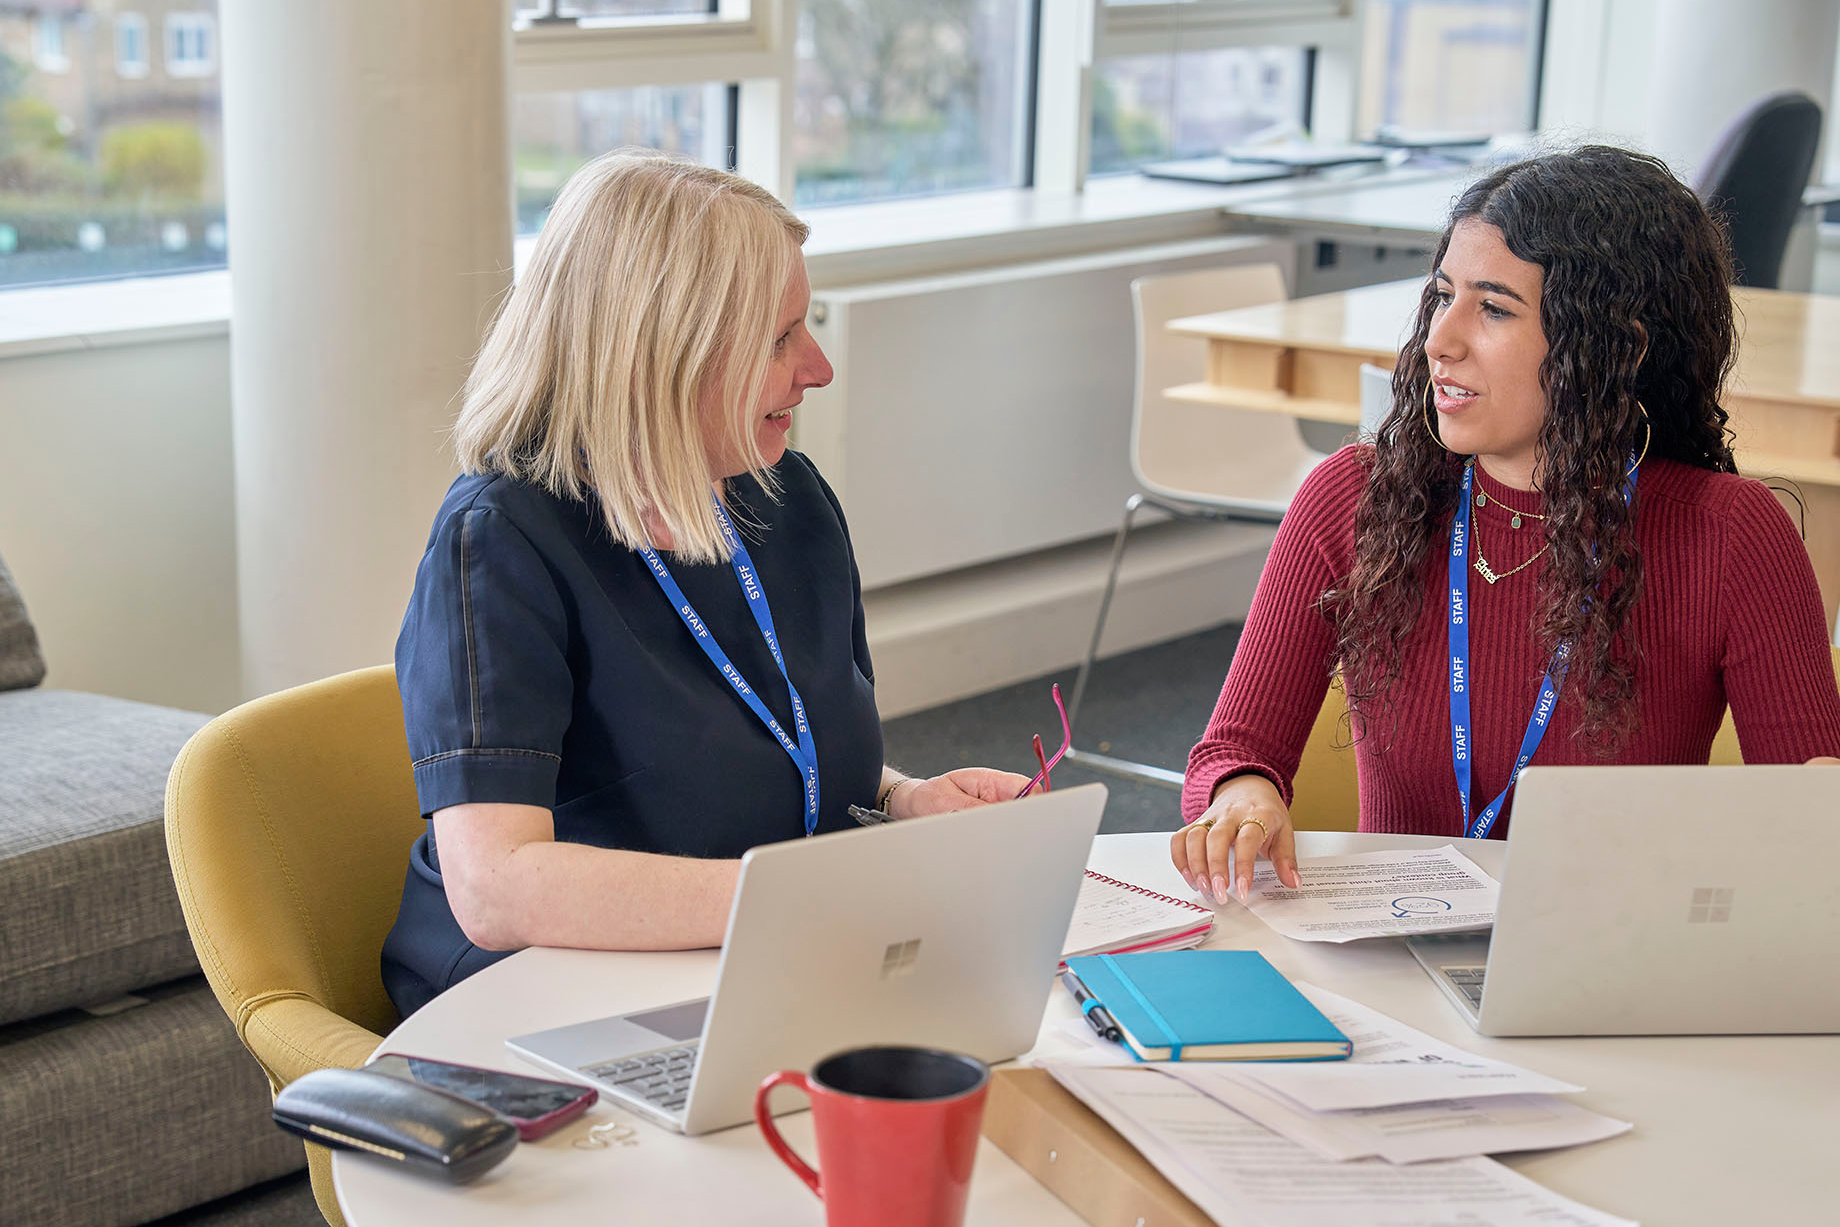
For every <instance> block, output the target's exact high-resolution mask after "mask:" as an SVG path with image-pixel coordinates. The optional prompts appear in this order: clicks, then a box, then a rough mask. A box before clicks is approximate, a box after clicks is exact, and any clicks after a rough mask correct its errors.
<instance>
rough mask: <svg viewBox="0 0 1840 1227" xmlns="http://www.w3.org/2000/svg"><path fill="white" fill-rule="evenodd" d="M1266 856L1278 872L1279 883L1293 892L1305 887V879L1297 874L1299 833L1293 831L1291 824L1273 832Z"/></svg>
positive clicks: (1281, 826)
mask: <svg viewBox="0 0 1840 1227" xmlns="http://www.w3.org/2000/svg"><path fill="white" fill-rule="evenodd" d="M1265 855H1266V856H1268V857H1270V858H1271V867H1272V868H1273V869H1275V870H1277V871H1278V881H1280V882H1282V883H1284V884H1285V885H1286V886H1288V887H1290V888H1291V889H1292V890H1296V889H1297V888H1298V887H1300V886H1302V885H1303V878H1302V877H1300V876H1299V875H1298V873H1297V833H1296V832H1295V831H1293V830H1291V824H1290V823H1288V822H1286V823H1283V824H1282V825H1280V826H1279V827H1278V829H1277V830H1276V831H1273V832H1272V836H1271V844H1270V846H1268V847H1267V848H1266V849H1265Z"/></svg>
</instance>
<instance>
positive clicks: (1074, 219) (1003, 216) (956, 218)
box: [0, 175, 1270, 359]
mask: <svg viewBox="0 0 1840 1227" xmlns="http://www.w3.org/2000/svg"><path fill="white" fill-rule="evenodd" d="M1261 186H1263V187H1264V188H1265V190H1267V191H1269V190H1270V189H1269V186H1268V185H1244V186H1239V187H1209V186H1206V185H1201V184H1190V183H1174V182H1167V181H1161V180H1154V179H1140V178H1138V177H1136V176H1133V175H1120V176H1115V177H1108V178H1102V179H1094V180H1093V181H1092V182H1091V183H1090V184H1089V185H1088V187H1087V190H1086V191H1085V192H1084V193H1083V194H1081V195H1079V196H1064V195H1063V196H1049V195H1046V194H1044V193H1038V192H1034V191H1029V190H1024V189H1012V190H1005V191H989V192H966V193H962V194H958V195H951V196H929V197H922V198H918V199H910V200H893V201H883V202H879V203H875V204H864V205H833V206H828V207H824V208H817V209H810V210H807V211H806V213H805V214H804V215H803V216H804V217H805V220H806V221H807V222H808V223H810V225H811V228H812V234H811V238H810V240H809V241H808V242H807V243H806V245H805V251H806V255H807V257H808V259H809V262H810V266H811V271H812V280H813V282H814V283H816V284H819V285H823V286H837V285H845V284H853V283H858V282H862V281H866V280H872V279H877V278H881V277H897V276H900V277H905V276H913V275H916V274H920V273H925V272H931V271H939V272H944V271H948V270H952V269H957V268H963V267H965V266H967V265H968V264H973V263H1001V262H1003V261H1005V260H1014V259H1023V258H1034V257H1037V256H1046V255H1052V254H1064V253H1065V252H1066V251H1068V250H1071V249H1076V248H1077V249H1078V250H1087V251H1090V250H1097V249H1100V248H1103V247H1114V246H1117V247H1122V246H1130V245H1134V244H1137V243H1144V242H1156V241H1161V240H1163V239H1166V238H1169V237H1171V229H1172V227H1174V228H1180V227H1188V228H1191V229H1193V228H1196V227H1201V228H1206V229H1217V228H1220V223H1219V217H1220V210H1221V209H1222V208H1223V207H1225V206H1226V205H1229V204H1231V203H1234V202H1236V201H1242V200H1245V199H1247V198H1248V197H1250V196H1251V195H1253V194H1254V193H1255V192H1256V191H1257V190H1258V188H1259V187H1261ZM533 243H534V239H532V238H520V239H519V240H517V242H516V243H515V245H514V246H515V251H516V264H517V265H518V266H519V267H522V265H523V263H524V260H525V258H526V257H527V256H528V255H529V251H530V248H531V246H532V244H533ZM229 322H230V274H229V273H228V272H226V271H225V270H223V269H213V270H210V271H206V272H198V273H172V274H166V275H163V276H157V277H130V278H124V279H121V280H117V281H98V282H87V283H82V284H77V285H58V286H42V287H30V288H26V289H18V290H0V359H4V358H11V357H24V356H26V355H30V354H44V353H57V352H60V351H65V350H73V349H97V348H101V347H104V346H110V345H139V344H145V343H147V342H150V341H164V340H175V339H182V338H191V337H204V336H219V335H223V334H224V333H225V332H227V331H228V328H229Z"/></svg>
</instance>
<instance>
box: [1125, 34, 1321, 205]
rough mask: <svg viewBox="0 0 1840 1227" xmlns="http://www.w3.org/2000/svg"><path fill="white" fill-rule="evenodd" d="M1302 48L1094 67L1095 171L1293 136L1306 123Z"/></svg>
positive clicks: (1222, 51) (1306, 66) (1223, 50)
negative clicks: (1282, 136)
mask: <svg viewBox="0 0 1840 1227" xmlns="http://www.w3.org/2000/svg"><path fill="white" fill-rule="evenodd" d="M1309 107H1310V53H1309V51H1308V49H1306V48H1303V47H1219V48H1212V49H1209V50H1200V51H1182V52H1174V53H1171V54H1167V55H1133V56H1119V57H1116V58H1113V59H1107V60H1101V61H1100V62H1099V63H1098V64H1096V65H1094V71H1093V103H1092V112H1093V114H1092V171H1093V173H1094V174H1096V175H1102V174H1108V173H1113V172H1118V171H1130V170H1135V169H1136V168H1137V167H1139V166H1141V165H1143V164H1144V163H1145V162H1157V161H1166V160H1169V159H1174V158H1197V157H1211V156H1216V155H1218V154H1220V152H1221V151H1222V150H1223V149H1224V148H1225V147H1226V146H1228V145H1233V144H1239V143H1243V142H1246V141H1249V140H1251V139H1254V138H1257V137H1259V136H1262V135H1267V134H1271V135H1276V134H1284V135H1287V136H1291V137H1294V136H1296V135H1297V134H1298V133H1299V132H1300V131H1301V130H1302V129H1303V128H1304V127H1305V126H1306V125H1307V123H1308V121H1309Z"/></svg>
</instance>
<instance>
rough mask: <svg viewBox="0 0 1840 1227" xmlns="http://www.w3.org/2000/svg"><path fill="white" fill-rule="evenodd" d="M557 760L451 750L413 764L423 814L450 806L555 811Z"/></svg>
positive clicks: (533, 754) (525, 753) (530, 753)
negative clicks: (528, 807)
mask: <svg viewBox="0 0 1840 1227" xmlns="http://www.w3.org/2000/svg"><path fill="white" fill-rule="evenodd" d="M561 767H562V760H561V759H560V758H558V757H557V756H556V755H554V754H548V753H545V752H544V751H541V750H450V751H447V752H446V753H443V754H434V755H430V756H429V757H427V758H424V759H422V760H421V761H420V762H418V763H416V764H415V793H416V796H417V798H418V799H419V800H420V802H421V806H422V813H423V814H432V813H434V812H435V811H436V810H440V809H446V808H447V807H448V806H450V805H470V804H501V805H536V806H541V807H542V808H544V809H547V810H554V809H555V808H556V775H557V772H558V771H559V770H560V769H561Z"/></svg>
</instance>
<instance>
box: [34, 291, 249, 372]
mask: <svg viewBox="0 0 1840 1227" xmlns="http://www.w3.org/2000/svg"><path fill="white" fill-rule="evenodd" d="M229 330H230V274H229V272H228V271H226V270H224V269H221V268H217V269H210V270H208V271H205V272H198V273H170V274H166V275H164V276H159V277H124V278H122V279H120V280H117V281H88V282H81V283H78V284H76V285H48V286H32V287H28V288H26V289H22V290H4V291H0V359H4V358H22V357H26V356H28V355H31V354H51V353H58V352H61V351H64V350H72V349H101V348H103V347H105V346H110V345H143V344H146V343H147V342H150V341H173V340H182V339H188V338H192V337H210V336H222V335H224V334H225V333H227V332H228V331H229Z"/></svg>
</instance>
